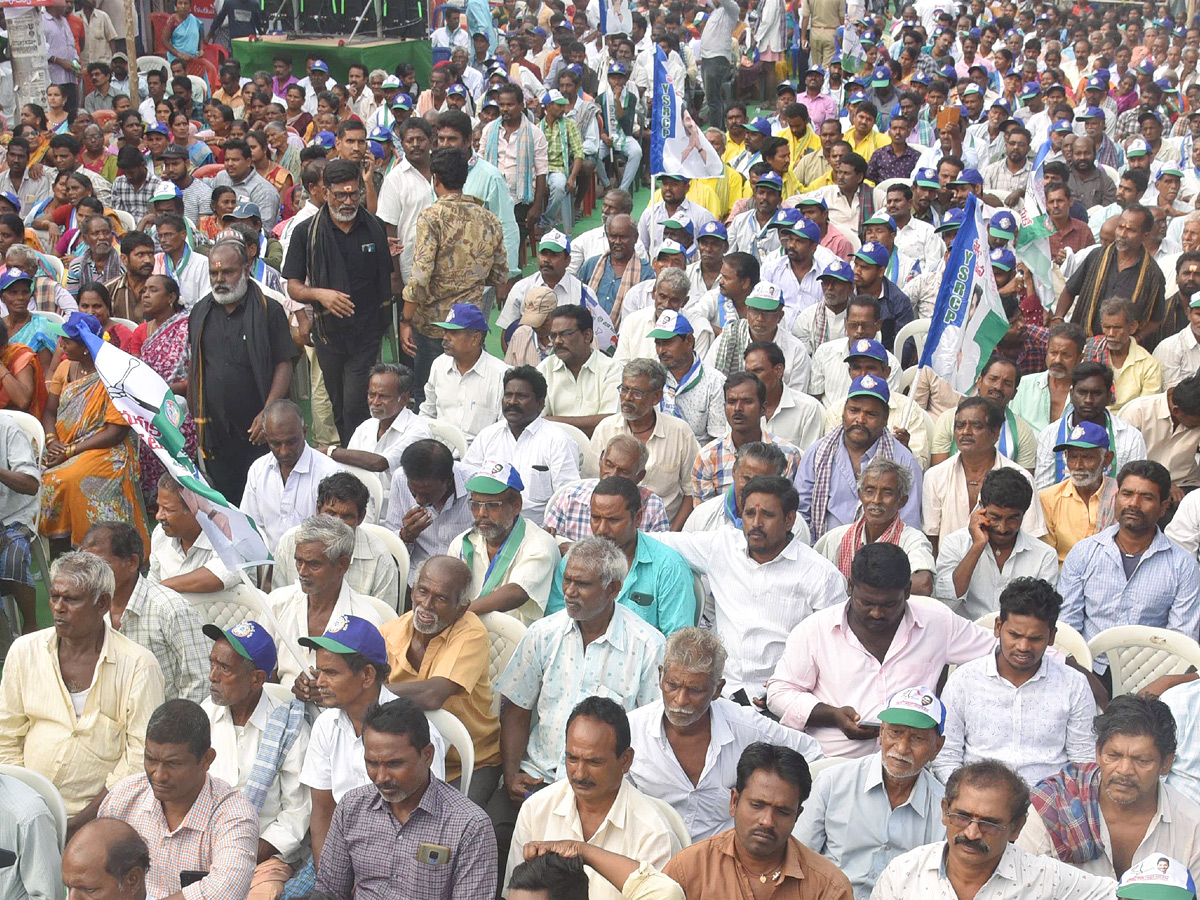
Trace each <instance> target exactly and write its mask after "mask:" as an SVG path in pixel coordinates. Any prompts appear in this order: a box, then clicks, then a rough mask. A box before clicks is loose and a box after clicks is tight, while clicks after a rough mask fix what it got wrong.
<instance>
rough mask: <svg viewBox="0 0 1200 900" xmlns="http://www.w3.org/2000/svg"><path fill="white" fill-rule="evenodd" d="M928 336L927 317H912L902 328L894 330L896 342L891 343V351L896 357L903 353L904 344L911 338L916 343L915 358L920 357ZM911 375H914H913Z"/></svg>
mask: <svg viewBox="0 0 1200 900" xmlns="http://www.w3.org/2000/svg"><path fill="white" fill-rule="evenodd" d="M927 337H929V319H914V320H913V321H911V322H909V323H908V324H907V325H905V326H904V327H903V328H901V329H900V330H899V331H897V332H896V342H895V343H894V344H893V345H892V347H893V350H892V352H893V353H895V354H896V356H897V357H901V356H903V354H904V344H905V343H906V342H907V341H908V339H909V338H912V339H913V340H914V341H915V342H916V345H917V359H920V358H921V353H922V351H924V349H925V339H926V338H927ZM913 377H916V376H915V375H914V376H913Z"/></svg>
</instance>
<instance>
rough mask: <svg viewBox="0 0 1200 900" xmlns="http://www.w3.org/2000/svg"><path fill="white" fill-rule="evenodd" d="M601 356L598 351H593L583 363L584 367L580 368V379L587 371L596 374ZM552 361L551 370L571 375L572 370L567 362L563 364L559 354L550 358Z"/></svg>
mask: <svg viewBox="0 0 1200 900" xmlns="http://www.w3.org/2000/svg"><path fill="white" fill-rule="evenodd" d="M599 356H600V351H598V350H593V351H592V352H591V353H590V354H589V355H588V358H587V359H585V360H584V361H583V365H582V366H580V367H579V376H580V377H582V375H583V373H584V372H585V371H586V372H592V373H595V371H596V366H597V365H599V362H598V358H599ZM550 359H551V363H550V368H551V369H552V370H553V371H555V372H567V373H568V374H570V371H571V370H570V369H568V368H567V364H566V363H565V362H563V360H562V357H561V356H559V355H558V354H557V353H555V354H553V355H552V356H551V357H550Z"/></svg>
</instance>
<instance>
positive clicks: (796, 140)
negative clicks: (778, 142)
mask: <svg viewBox="0 0 1200 900" xmlns="http://www.w3.org/2000/svg"><path fill="white" fill-rule="evenodd" d="M775 137H781V138H783V139H784V140H786V141H787V142H788V151H789V152H790V153H791V154H792V157H791V161H792V169H793V170H794V169H795V168H796V166H797V164H798V163H799V162H800V159H801V157H803V156H804V154H806V153H809V152H814V153H820V152H821V139H820V138H819V137H817V135H816V133H815V132H814V131H813V130H812V126H811V125H809V126H808V127H807V128H806V129H805V133H804V134H803V135H802V136H800V137H796V133H795V132H794V131H792V129H791V128H790V127H789V126H786V125H785V126H784V127H783V129H782V130H780V131H777V132H775Z"/></svg>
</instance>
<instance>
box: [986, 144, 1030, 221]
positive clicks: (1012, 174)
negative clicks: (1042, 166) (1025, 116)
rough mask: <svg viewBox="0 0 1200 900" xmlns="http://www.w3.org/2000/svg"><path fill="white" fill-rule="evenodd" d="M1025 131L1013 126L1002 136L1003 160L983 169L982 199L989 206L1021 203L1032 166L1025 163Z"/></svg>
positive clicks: (1026, 158) (1026, 149)
mask: <svg viewBox="0 0 1200 900" xmlns="http://www.w3.org/2000/svg"><path fill="white" fill-rule="evenodd" d="M1031 140H1032V138H1031V137H1030V134H1029V132H1028V131H1027V130H1026V129H1025V128H1023V127H1021V126H1016V127H1013V128H1009V129H1008V131H1007V133H1006V136H1005V138H1004V159H1002V160H1000V161H998V162H994V163H991V164H990V165H987V166H985V167H984V169H983V189H984V192H985V193H984V195H983V199H984V201H985V202H987V203H989V204H991V205H992V206H1004V207H1009V208H1012V207H1016V206H1018V205H1020V204H1021V203H1023V202H1024V198H1025V185H1026V184H1027V183H1028V182H1029V173H1030V171H1031V169H1032V166H1031V165H1030V163H1029V144H1030V141H1031Z"/></svg>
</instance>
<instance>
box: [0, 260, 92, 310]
mask: <svg viewBox="0 0 1200 900" xmlns="http://www.w3.org/2000/svg"><path fill="white" fill-rule="evenodd" d="M4 263H5V265H7V266H8V267H9V268H10V269H20V270H21V271H22V272H29V273H31V274H32V275H33V285H32V286H31V288H30V289H31V290H32V291H33V302H32V303H31V304H30V307H29V308H30V310H31V311H32V312H53V313H59V314H60V315H64V316H65V315H67V314H68V313H70V312H73V311H74V310H77V309H79V304H78V303H76V302H75V298H74V297H72V296H71V292H70V291H68V290H67V289H66V288H65V287H63V286H62V285H61V284H59V283H58V279H56V278H51V277H50V276H49V275H44V274H43V275H39V274H38V272H39V271H42V270H43V269H44V267H43V266H42V262H41V257H40V256H39V255H38V253H37V251H35V250H34V249H33V248H32V247H29V246H27V245H25V244H13V245H12V246H11V247H9V248H8V252H7V253H5V254H4Z"/></svg>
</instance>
